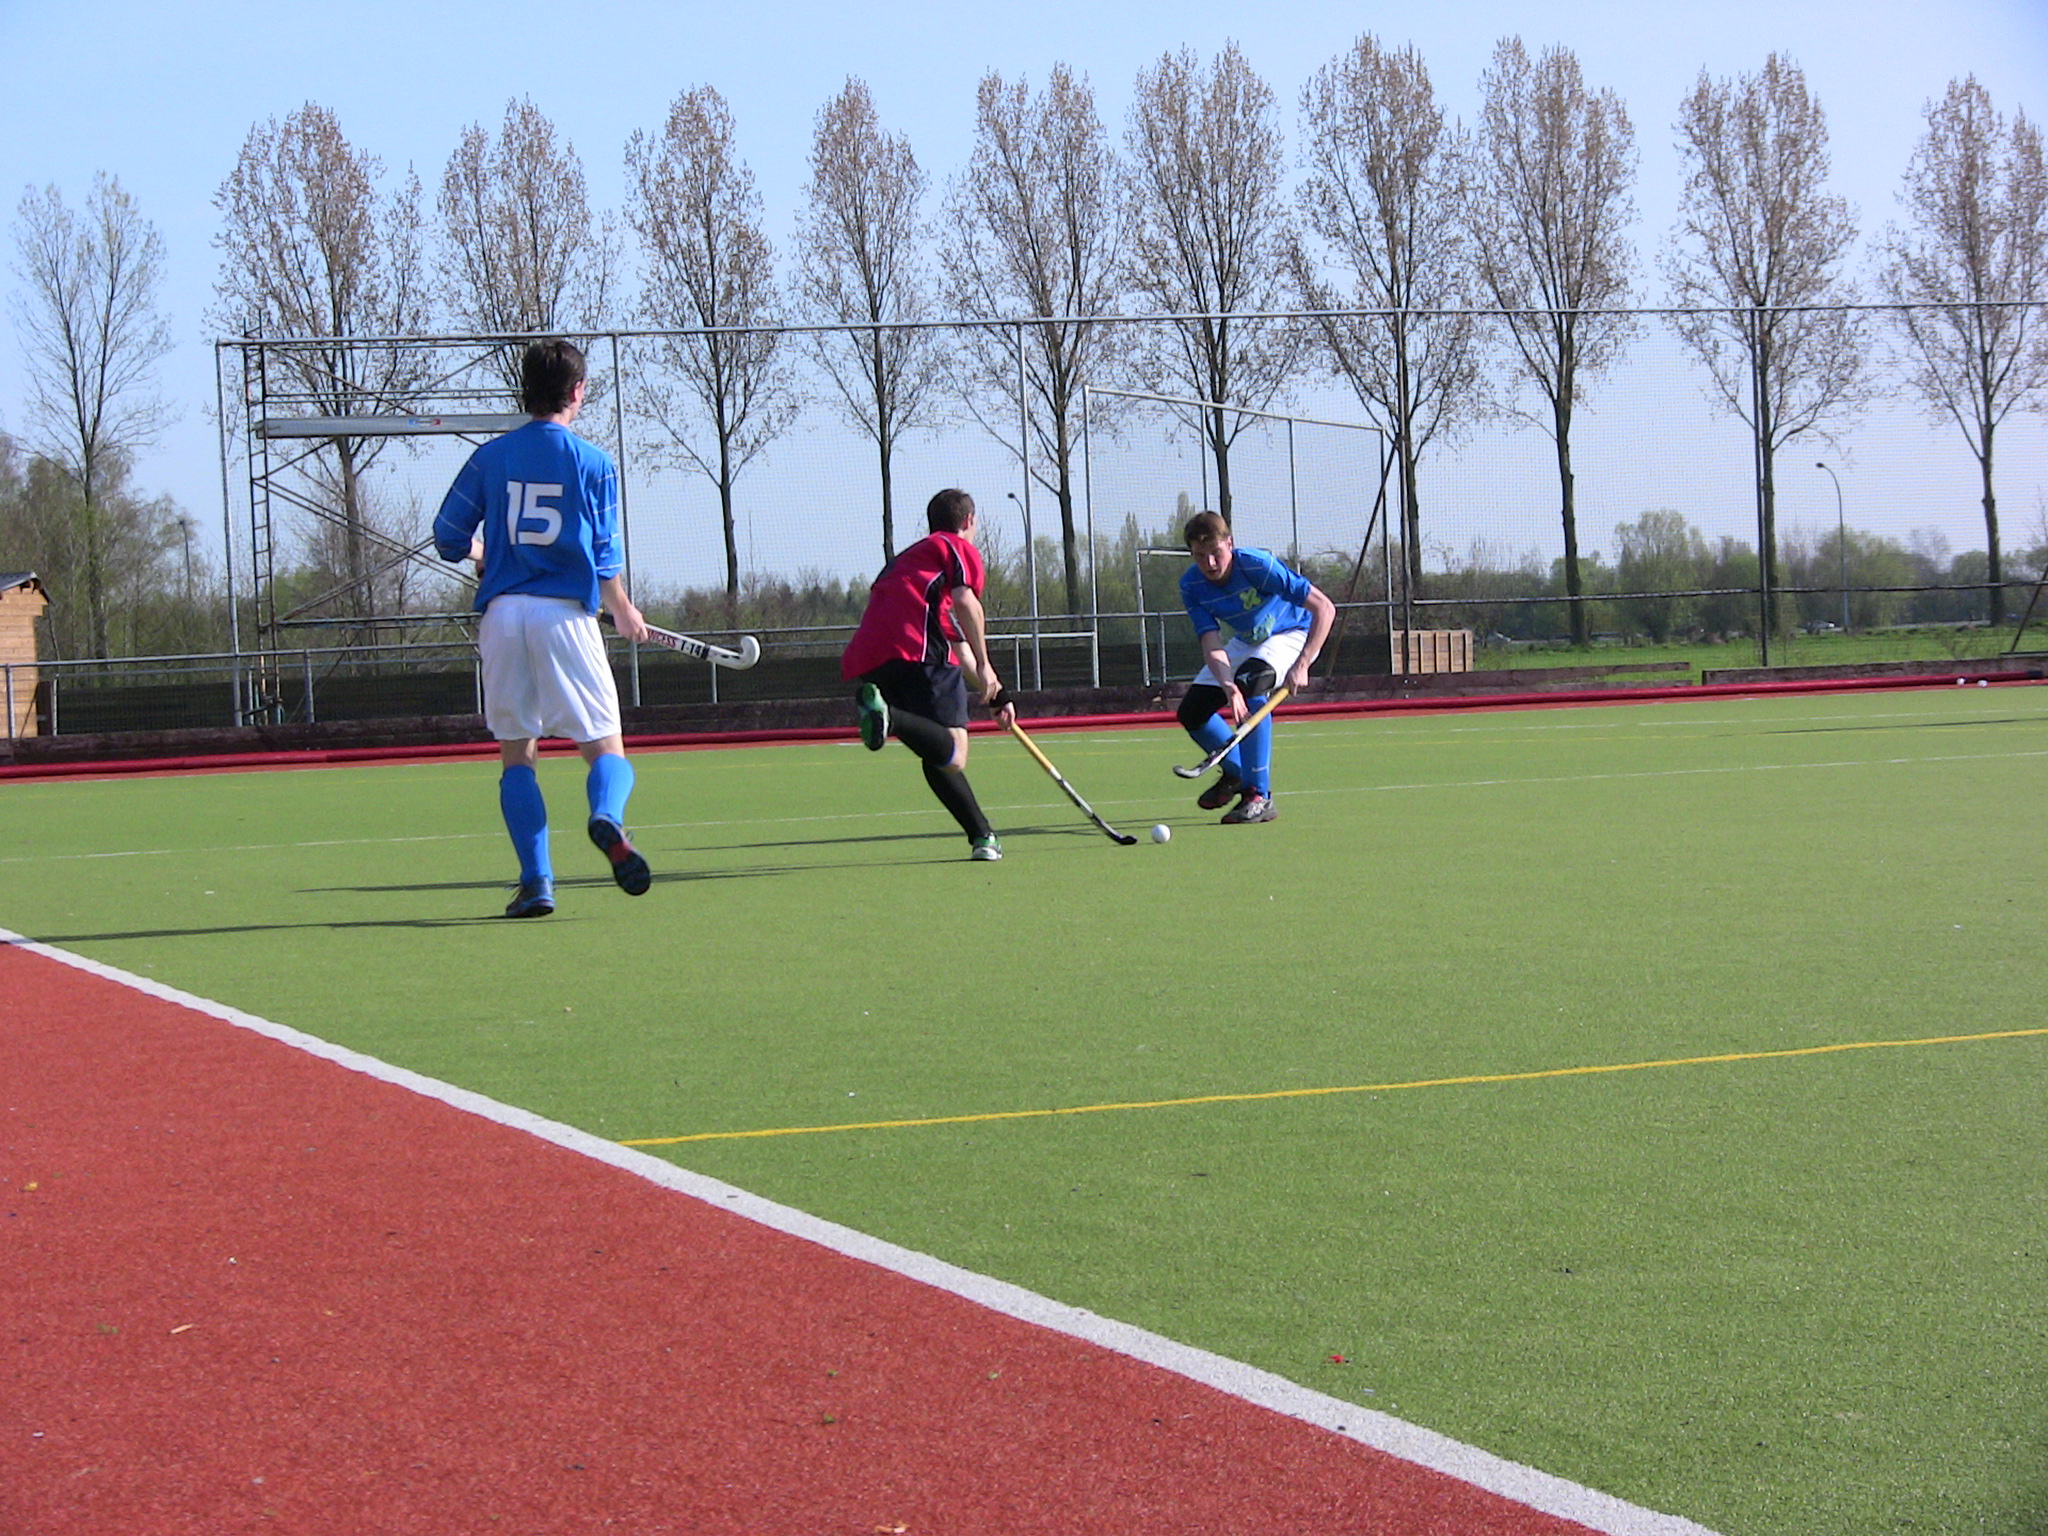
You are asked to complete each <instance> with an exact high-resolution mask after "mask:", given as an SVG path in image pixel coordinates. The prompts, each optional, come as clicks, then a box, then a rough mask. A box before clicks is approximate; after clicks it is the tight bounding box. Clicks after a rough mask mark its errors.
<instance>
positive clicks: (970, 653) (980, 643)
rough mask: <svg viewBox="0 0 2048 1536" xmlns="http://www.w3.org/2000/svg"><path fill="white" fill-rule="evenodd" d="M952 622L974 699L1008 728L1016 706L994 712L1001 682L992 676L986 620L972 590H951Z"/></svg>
mask: <svg viewBox="0 0 2048 1536" xmlns="http://www.w3.org/2000/svg"><path fill="white" fill-rule="evenodd" d="M952 596H953V622H954V623H955V624H957V625H959V627H960V643H961V645H962V647H963V648H964V649H965V651H966V653H967V654H966V656H965V657H964V658H963V659H962V662H961V666H962V669H963V670H964V671H965V672H966V673H967V680H968V681H969V682H970V683H972V684H973V685H974V692H975V697H976V698H977V699H979V700H980V702H981V703H982V704H983V705H985V706H987V707H988V708H990V709H995V710H996V718H997V719H999V720H1001V721H1002V722H1003V724H1004V725H1008V724H1009V723H1010V722H1011V721H1012V720H1015V719H1016V718H1017V706H1016V705H1014V704H1008V703H1006V704H1004V705H1003V706H1002V707H1001V708H1000V709H996V706H995V703H994V700H995V696H996V695H997V694H999V693H1001V692H1002V691H1003V683H1002V679H1001V678H999V677H997V676H996V664H995V663H994V662H992V661H990V660H989V656H988V619H987V616H986V615H985V614H984V613H983V612H982V608H981V598H980V597H979V596H977V595H976V593H975V590H974V588H972V587H964V586H963V587H955V588H954V589H953V593H952Z"/></svg>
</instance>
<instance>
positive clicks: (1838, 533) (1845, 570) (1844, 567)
mask: <svg viewBox="0 0 2048 1536" xmlns="http://www.w3.org/2000/svg"><path fill="white" fill-rule="evenodd" d="M1813 467H1814V468H1815V469H1818V470H1822V471H1825V472H1826V474H1827V477H1828V478H1829V479H1830V480H1833V481H1834V482H1835V581H1836V584H1837V585H1838V586H1840V587H1841V589H1842V633H1843V634H1845V635H1846V634H1847V633H1849V530H1848V525H1847V524H1845V523H1844V522H1843V521H1842V482H1841V481H1840V480H1839V479H1836V476H1835V472H1834V471H1833V470H1832V469H1829V468H1828V467H1827V465H1825V464H1820V463H1816V464H1815V465H1814V466H1813Z"/></svg>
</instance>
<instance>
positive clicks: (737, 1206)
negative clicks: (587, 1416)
mask: <svg viewBox="0 0 2048 1536" xmlns="http://www.w3.org/2000/svg"><path fill="white" fill-rule="evenodd" d="M0 944H8V945H11V946H13V947H14V948H16V949H20V950H23V951H25V952H27V953H29V954H34V955H41V956H42V957H44V958H45V959H49V960H55V961H57V962H58V963H59V964H62V965H68V966H71V967H72V968H74V969H76V970H80V971H83V972H85V973H87V974H88V975H92V976H97V977H100V978H101V979H103V980H107V981H112V982H116V983H119V984H120V985H122V986H124V987H128V988H131V989H132V990H134V991H137V992H141V993H145V994H147V995H148V996H150V997H155V998H160V999H162V1000H163V1001H165V1002H169V1003H175V1004H177V1005H178V1006H180V1007H182V1008H188V1009H190V1010H192V1011H193V1012H195V1013H201V1014H205V1015H207V1016H208V1017H211V1018H216V1019H220V1020H222V1021H224V1022H226V1023H228V1024H232V1025H235V1026H236V1027H237V1028H240V1029H246V1030H250V1031H252V1032H253V1033H255V1034H259V1035H263V1036H266V1037H267V1038H269V1039H272V1040H275V1041H278V1042H280V1043H282V1044H284V1045H289V1046H292V1047H295V1048H296V1049H298V1050H301V1051H304V1052H305V1053H306V1054H308V1055H310V1056H317V1057H319V1058H321V1059H322V1060H325V1061H331V1062H334V1063H335V1064H336V1065H338V1066H342V1067H345V1068H347V1069H348V1070H350V1071H352V1072H360V1073H362V1074H363V1075H364V1076H365V1077H370V1078H374V1079H376V1080H377V1081H379V1082H385V1083H390V1084H393V1085H395V1086H397V1087H400V1088H405V1089H408V1090H410V1091H411V1092H413V1093H416V1094H419V1095H420V1096H421V1097H423V1098H429V1099H436V1100H439V1101H440V1102H441V1103H443V1104H447V1105H449V1106H451V1107H453V1108H455V1109H459V1110H463V1111H465V1112H467V1113H469V1114H473V1115H477V1116H479V1117H480V1118H482V1119H485V1120H490V1121H494V1122H496V1123H497V1124H499V1125H504V1126H509V1127H511V1128H512V1129H515V1130H520V1131H525V1132H527V1133H528V1134H530V1135H533V1136H536V1137H538V1138H539V1139H541V1140H542V1141H547V1142H552V1143H553V1144H554V1145H556V1146H559V1147H563V1148H565V1149H567V1150H568V1151H571V1152H576V1153H580V1154H582V1155H583V1156H585V1157H588V1158H591V1159H593V1160H594V1161H596V1162H600V1163H607V1164H609V1165H611V1166H612V1167H614V1168H619V1169H622V1170H623V1171H625V1172H627V1173H630V1174H634V1175H636V1176H638V1177H640V1178H643V1179H645V1180H647V1181H648V1182H649V1183H650V1184H655V1185H659V1186H660V1187H662V1188H664V1189H669V1190H673V1191H675V1192H676V1193H678V1194H684V1195H688V1196H691V1197H692V1198H694V1199H698V1200H702V1201H703V1202H705V1203H706V1204H708V1205H712V1206H715V1207H717V1208H718V1209H721V1210H726V1211H730V1212H732V1213H733V1214H734V1215H736V1216H743V1217H745V1218H746V1219H747V1220H749V1221H753V1222H758V1223H759V1224H760V1225H762V1226H765V1227H770V1228H772V1229H774V1230H775V1231H778V1232H782V1233H785V1234H787V1235H788V1236H791V1237H796V1238H801V1239H803V1240H805V1241H806V1242H812V1243H816V1244H817V1245H818V1246H820V1247H822V1248H828V1249H830V1250H832V1251H833V1252H835V1253H841V1254H845V1255H846V1256H848V1257H849V1258H855V1259H860V1260H862V1261H864V1262H866V1263H869V1264H873V1265H875V1266H876V1267H878V1268H880V1269H886V1270H889V1271H891V1272H892V1273H895V1274H899V1275H903V1276H905V1277H907V1278H909V1279H911V1280H916V1281H919V1282H921V1283H922V1284H925V1285H929V1286H932V1287H934V1288H935V1289H937V1290H942V1291H948V1292H951V1293H952V1294H953V1295H955V1296H959V1297H962V1298H963V1299H965V1300H967V1301H971V1302H973V1303H975V1304H976V1305H978V1306H982V1307H986V1308H988V1309H989V1310H990V1311H992V1312H999V1313H1001V1314H1003V1315H1004V1316H1006V1317H1012V1318H1016V1319H1017V1320H1018V1321H1020V1322H1025V1323H1032V1324H1035V1325H1037V1326H1038V1327H1041V1328H1046V1329H1050V1330H1051V1331H1052V1332H1054V1333H1060V1334H1065V1335H1066V1336H1067V1337H1069V1338H1074V1339H1079V1340H1081V1341H1083V1342H1084V1343H1088V1344H1094V1345H1096V1346H1098V1347H1100V1348H1103V1349H1107V1350H1111V1351H1113V1352H1115V1353H1116V1354H1120V1355H1123V1356H1126V1357H1128V1358H1130V1359H1134V1360H1138V1361H1142V1362H1144V1363H1145V1364H1147V1365H1152V1366H1156V1367H1158V1368H1159V1369H1161V1370H1165V1371H1171V1372H1172V1373H1174V1374H1175V1375H1178V1376H1184V1377H1186V1378H1188V1379H1189V1380H1191V1381H1198V1382H1201V1383H1202V1384H1203V1385H1205V1386H1209V1387H1214V1388H1215V1389H1217V1390H1218V1391H1221V1392H1226V1393H1228V1394H1229V1395H1230V1396H1232V1397H1236V1398H1240V1399H1242V1400H1243V1401H1245V1402H1248V1403H1252V1404H1255V1405H1256V1406H1258V1407H1261V1408H1267V1409H1270V1410H1272V1411H1273V1412H1275V1413H1279V1414H1282V1415H1285V1416H1286V1417H1288V1418H1291V1419H1296V1420H1299V1421H1300V1422H1302V1423H1305V1424H1312V1425H1315V1426H1316V1427H1317V1428H1319V1429H1325V1430H1329V1431H1331V1432H1332V1433H1334V1434H1339V1435H1342V1436H1344V1437H1345V1438H1346V1439H1349V1440H1355V1441H1357V1442H1358V1443H1359V1444H1361V1445H1366V1446H1370V1447H1371V1448H1372V1449H1374V1450H1377V1451H1382V1452H1385V1453H1386V1454H1388V1455H1391V1456H1396V1457H1399V1458H1400V1459H1401V1460H1403V1461H1408V1462H1413V1463H1415V1464H1416V1465H1418V1466H1422V1467H1426V1468H1428V1469H1429V1470H1431V1471H1434V1472H1441V1473H1444V1474H1446V1475H1447V1476H1450V1477H1454V1478H1457V1479H1459V1480H1460V1481H1462V1482H1466V1483H1470V1484H1471V1485H1473V1486H1474V1487H1476V1488H1481V1489H1484V1490H1485V1491H1486V1492H1488V1493H1493V1494H1498V1495H1499V1496H1501V1497H1502V1498H1506V1499H1512V1500H1514V1501H1515V1502H1517V1503H1519V1504H1524V1505H1527V1506H1528V1507H1529V1508H1531V1509H1533V1510H1536V1511H1538V1512H1539V1513H1542V1514H1546V1515H1554V1516H1557V1517H1558V1518H1560V1519H1565V1520H1575V1521H1577V1522H1578V1523H1579V1524H1580V1525H1583V1526H1586V1527H1587V1528H1589V1529H1591V1530H1594V1531H1599V1532H1603V1533H1606V1536H1716V1533H1714V1532H1713V1531H1711V1530H1709V1529H1708V1528H1707V1527H1706V1526H1703V1525H1698V1524H1695V1523H1694V1522H1693V1521H1690V1520H1686V1519H1684V1518H1682V1517H1680V1516H1677V1515H1665V1514H1659V1513H1658V1512H1657V1511H1655V1510H1651V1509H1645V1508H1643V1507H1642V1506H1640V1505H1636V1504H1630V1503H1628V1502H1627V1501H1626V1500H1623V1499H1618V1498H1615V1497H1614V1496H1613V1495H1611V1494H1605V1493H1601V1492H1599V1491H1598V1490H1597V1489H1593V1488H1585V1487H1582V1486H1580V1485H1579V1484H1577V1483H1573V1482H1568V1481H1566V1480H1565V1479H1564V1478H1561V1477H1553V1476H1552V1475H1551V1474H1549V1473H1548V1472H1539V1471H1537V1470H1536V1469H1535V1468H1533V1467H1525V1466H1522V1465H1521V1464H1520V1463H1518V1462H1512V1461H1507V1460H1504V1459H1503V1458H1501V1457H1499V1456H1495V1455H1493V1454H1492V1453H1490V1452H1488V1451H1483V1450H1480V1449H1479V1448H1478V1447H1477V1446H1471V1445H1466V1444H1464V1443H1463V1442H1462V1441H1458V1440H1453V1439H1451V1438H1450V1437H1449V1436H1447V1435H1440V1434H1438V1433H1437V1432H1436V1431H1434V1430H1430V1429H1424V1428H1422V1427H1421V1426H1420V1425H1416V1424H1410V1423H1408V1422H1407V1421H1406V1420H1403V1419H1397V1418H1394V1417H1393V1416H1391V1415H1390V1414H1385V1413H1380V1412H1377V1411H1375V1410H1373V1409H1370V1408H1361V1407H1360V1406H1358V1405H1357V1404H1356V1403H1347V1402H1345V1401H1344V1400H1343V1399H1342V1398H1336V1397H1331V1396H1329V1395H1328V1394H1327V1393H1323V1392H1317V1391H1315V1390H1314V1389H1312V1388H1309V1387H1304V1386H1302V1385H1300V1384H1299V1383H1297V1382H1292V1381H1289V1380H1287V1379H1286V1378H1285V1377H1283V1376H1276V1375H1274V1374H1273V1373H1272V1372H1270V1371H1264V1370H1260V1369H1258V1368H1257V1367H1256V1366H1250V1365H1244V1364H1242V1363H1240V1362H1238V1361H1235V1360H1230V1359H1226V1358H1225V1357H1223V1356H1222V1355H1217V1354H1211V1353H1210V1352H1209V1351H1208V1350H1204V1349H1196V1348H1193V1347H1192V1346H1190V1345H1186V1344H1179V1343H1176V1342H1175V1341H1174V1340H1172V1339H1169V1338H1166V1337H1164V1336H1163V1335H1160V1334H1156V1333H1150V1332H1147V1331H1146V1330H1145V1329H1142V1328H1136V1327H1133V1326H1131V1325H1130V1324H1128V1323H1120V1322H1117V1321H1116V1320H1115V1319H1113V1318H1107V1317H1101V1316H1098V1315H1097V1314H1096V1313H1093V1312H1089V1311H1086V1310H1084V1309H1082V1308H1080V1307H1072V1306H1068V1305H1066V1304H1065V1303H1063V1302H1058V1301H1054V1300H1052V1299H1051V1298H1050V1297H1046V1296H1041V1295H1039V1294H1038V1293H1037V1292H1035V1291H1027V1290H1025V1289H1024V1288H1023V1287H1022V1286H1016V1285H1011V1284H1010V1283H1008V1282H1007V1281H1003V1280H997V1279H994V1278H992V1277H991V1276H988V1275H981V1274H976V1273H975V1272H974V1271H972V1270H967V1269H961V1268H960V1267H958V1266H957V1265H953V1264H948V1263H946V1262H945V1261H944V1260H942V1259H936V1258H933V1257H932V1256H931V1255H930V1254H924V1253H918V1252H916V1251H915V1250H913V1249H909V1248H903V1247H899V1246H898V1245H896V1244H895V1243H890V1242H885V1241H883V1240H882V1239H880V1238H877V1237H870V1236H868V1235H867V1234H866V1233H864V1232H857V1231H855V1230H854V1229H853V1228H851V1227H843V1226H841V1225H839V1224H838V1223H837V1222H833V1221H826V1220H824V1219H823V1218H822V1217H817V1216H812V1215H809V1214H808V1213H806V1212H804V1211H799V1210H796V1209H794V1208H793V1207H791V1206H786V1205H779V1204H777V1203H776V1202H774V1201H772V1200H766V1199H763V1198H762V1197H760V1196H759V1195H752V1194H749V1193H747V1192H746V1191H745V1190H743V1189H739V1188H736V1187H735V1186H733V1185H731V1184H727V1183H724V1182H723V1181H721V1180H718V1179H712V1178H706V1177H705V1176H703V1175H702V1174H697V1173H692V1172H690V1171H689V1170H688V1169H686V1168H679V1167H677V1166H676V1165H675V1164H673V1163H670V1162H667V1161H664V1160H663V1159H661V1158H658V1157H654V1156H652V1155H650V1154H648V1153H645V1152H640V1151H636V1150H635V1149H633V1148H631V1147H622V1146H620V1145H618V1144H617V1143H616V1142H610V1141H606V1140H604V1139H603V1138H602V1137H598V1136H593V1135H591V1134H590V1133H589V1132H587V1131H580V1130H578V1129H576V1127H574V1126H571V1125H563V1124H561V1123H559V1122H558V1121H553V1120H548V1119H544V1118H543V1117H541V1116H539V1115H536V1114H533V1113H531V1112H529V1111H527V1110H523V1109H520V1108H518V1107H516V1106H514V1105H510V1104H501V1103H499V1102H498V1101H497V1100H496V1099H491V1098H486V1097H485V1096H484V1095H482V1094H480V1093H473V1092H471V1091H470V1090H469V1089H467V1088H458V1087H456V1086H454V1085H453V1084H451V1083H444V1082H441V1081H439V1080H438V1079H436V1078H431V1077H425V1076H423V1075H421V1074H420V1073H417V1072H412V1071H409V1070H407V1069H406V1068H404V1067H396V1066H393V1065H391V1064H390V1063H389V1062H385V1061H379V1060H378V1059H377V1058H376V1057H374V1056H366V1055H363V1054H362V1053H361V1052H359V1051H352V1050H349V1049H347V1048H346V1047H343V1046H339V1045H335V1044H333V1043H331V1042H329V1041H326V1040H322V1039H319V1038H318V1037H317V1036H313V1035H309V1034H306V1033H304V1032H303V1031H300V1030H296V1029H292V1028H290V1027H289V1026H288V1025H284V1024H278V1023H274V1022H272V1021H271V1020H269V1019H266V1018H262V1017H260V1016H259V1015H256V1014H252V1013H244V1012H243V1011H242V1010H241V1009H239V1008H231V1007H228V1006H227V1005H226V1004H223V1003H217V1002H214V1001H212V1000H211V999H209V998H204V997H198V996H195V995H193V994H192V993H189V992H181V991H179V990H178V989H177V988H176V987H169V986H165V985H164V984H163V983H161V982H157V981H151V980H150V979H149V978H148V977H146V976H136V975H133V974H131V973H129V972H127V971H123V970H120V969H118V968H117V967H114V966H110V965H103V964H101V963H100V962H99V961H96V960H90V959H87V958H86V957H85V956H83V955H76V954H73V953H71V952H70V951H68V950H63V949H57V948H54V947H52V946H50V945H47V944H39V943H37V942H35V941H34V940H32V939H29V938H27V937H25V936H24V935H22V934H18V933H14V932H11V931H9V930H8V929H5V928H0Z"/></svg>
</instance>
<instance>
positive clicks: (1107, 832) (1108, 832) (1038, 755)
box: [1010, 720, 1137, 848]
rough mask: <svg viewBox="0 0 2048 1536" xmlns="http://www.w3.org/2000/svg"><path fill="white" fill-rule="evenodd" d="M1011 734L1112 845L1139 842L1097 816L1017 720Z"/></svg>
mask: <svg viewBox="0 0 2048 1536" xmlns="http://www.w3.org/2000/svg"><path fill="white" fill-rule="evenodd" d="M1010 734H1011V735H1012V736H1014V737H1016V738H1017V744H1018V745H1019V746H1021V747H1022V748H1023V749H1024V750H1025V751H1026V752H1029V753H1030V754H1031V756H1032V758H1033V759H1034V760H1035V761H1036V762H1037V764H1038V766H1039V767H1041V768H1043V769H1044V770H1045V771H1046V772H1047V773H1049V774H1051V775H1052V781H1053V783H1055V784H1057V785H1059V787H1060V788H1061V789H1063V790H1065V791H1066V792H1067V798H1068V799H1069V800H1071V801H1073V802H1074V804H1075V805H1077V806H1079V807H1080V809H1081V814H1082V815H1084V816H1086V817H1087V818H1088V819H1089V820H1090V821H1092V822H1094V823H1095V825H1096V827H1097V828H1098V829H1099V830H1100V831H1101V833H1102V835H1103V836H1104V837H1106V838H1108V839H1109V840H1110V841H1111V842H1112V843H1115V844H1116V845H1117V846H1118V847H1119V848H1129V847H1130V846H1131V845H1132V844H1134V843H1136V842H1137V839H1136V838H1135V837H1133V836H1131V834H1130V833H1128V832H1119V831H1117V829H1116V828H1115V827H1112V826H1111V825H1110V824H1109V823H1108V822H1106V821H1104V820H1103V819H1102V818H1101V817H1100V816H1098V815H1096V814H1095V807H1094V806H1092V805H1090V804H1089V803H1088V802H1087V801H1086V800H1083V799H1082V798H1081V797H1080V795H1079V794H1077V793H1076V792H1075V790H1074V786H1073V785H1071V784H1069V783H1068V782H1067V781H1066V779H1065V778H1064V777H1063V776H1062V775H1061V773H1060V771H1059V769H1057V768H1055V767H1053V765H1052V759H1051V758H1049V757H1047V756H1046V755H1045V754H1044V753H1043V752H1041V751H1039V750H1038V743H1037V742H1035V741H1033V740H1032V739H1031V738H1030V737H1029V736H1026V735H1025V734H1024V727H1023V726H1021V725H1019V724H1018V723H1017V722H1016V721H1015V720H1012V721H1011V722H1010Z"/></svg>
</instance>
